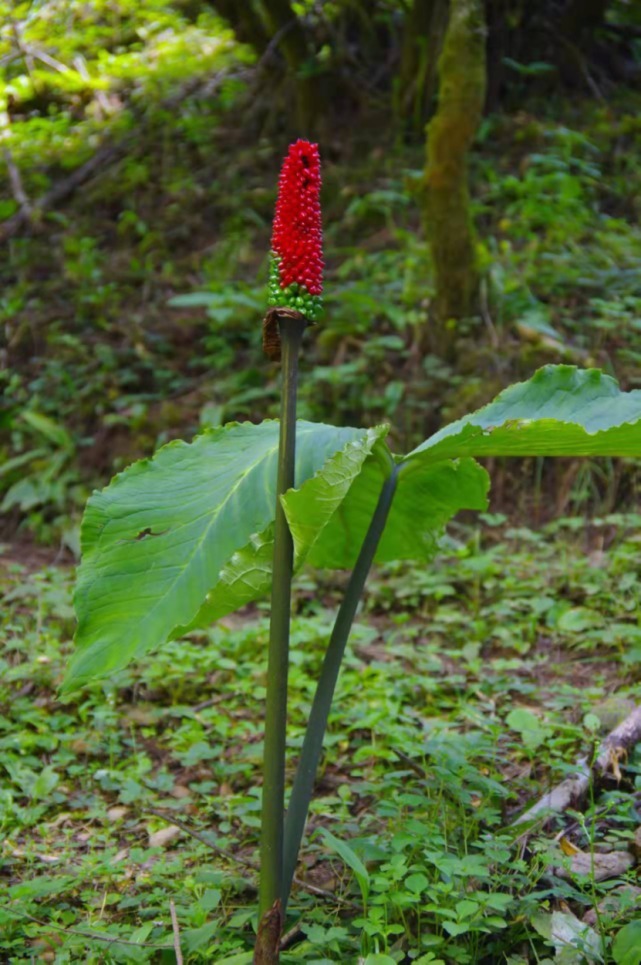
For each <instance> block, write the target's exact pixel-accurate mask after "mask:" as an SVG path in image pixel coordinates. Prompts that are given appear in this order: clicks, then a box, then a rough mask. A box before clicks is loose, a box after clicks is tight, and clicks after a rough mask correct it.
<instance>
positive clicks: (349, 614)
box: [283, 465, 400, 914]
mask: <svg viewBox="0 0 641 965" xmlns="http://www.w3.org/2000/svg"><path fill="white" fill-rule="evenodd" d="M399 469H400V466H398V465H395V466H393V468H392V469H391V472H390V474H389V476H388V477H387V479H386V480H385V483H384V484H383V488H382V489H381V493H380V496H379V499H378V503H377V506H376V509H375V510H374V514H373V516H372V519H371V521H370V524H369V528H368V530H367V533H366V534H365V538H364V540H363V545H362V546H361V549H360V552H359V554H358V559H357V560H356V564H355V566H354V569H353V570H352V574H351V576H350V578H349V582H348V584H347V588H346V590H345V596H344V597H343V600H342V603H341V605H340V608H339V610H338V614H337V616H336V622H335V623H334V627H333V630H332V634H331V636H330V639H329V644H328V646H327V651H326V653H325V658H324V660H323V666H322V669H321V674H320V677H319V680H318V685H317V687H316V693H315V695H314V701H313V704H312V709H311V711H310V715H309V720H308V722H307V730H306V731H305V739H304V741H303V747H302V750H301V756H300V760H299V763H298V768H297V770H296V777H295V778H294V786H293V788H292V793H291V797H290V800H289V807H288V809H287V815H286V818H285V828H284V839H285V840H284V855H283V914H284V913H285V911H286V909H287V901H288V899H289V892H290V890H291V886H292V880H293V877H294V872H295V870H296V863H297V861H298V852H299V849H300V845H301V841H302V839H303V834H304V831H305V822H306V820H307V812H308V810H309V805H310V802H311V799H312V793H313V790H314V780H315V777H316V771H317V770H318V764H319V761H320V757H321V754H322V750H323V740H324V737H325V731H326V729H327V721H328V718H329V712H330V709H331V706H332V699H333V697H334V690H335V689H336V682H337V680H338V675H339V672H340V668H341V663H342V661H343V656H344V654H345V647H346V645H347V640H348V638H349V634H350V631H351V629H352V623H353V622H354V617H355V615H356V610H357V608H358V604H359V602H360V599H361V596H362V593H363V589H364V587H365V581H366V580H367V576H368V574H369V571H370V569H371V566H372V563H373V561H374V556H375V554H376V550H377V547H378V544H379V542H380V539H381V536H382V535H383V530H384V529H385V524H386V522H387V517H388V515H389V511H390V509H391V506H392V501H393V499H394V493H395V492H396V485H397V482H398V473H399Z"/></svg>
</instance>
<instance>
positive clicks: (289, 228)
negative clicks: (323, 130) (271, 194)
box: [272, 140, 323, 295]
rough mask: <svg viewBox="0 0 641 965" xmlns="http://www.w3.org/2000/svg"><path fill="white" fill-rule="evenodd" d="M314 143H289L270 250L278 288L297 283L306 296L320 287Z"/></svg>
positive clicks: (317, 166) (317, 164)
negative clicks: (274, 260)
mask: <svg viewBox="0 0 641 965" xmlns="http://www.w3.org/2000/svg"><path fill="white" fill-rule="evenodd" d="M320 185H321V177H320V156H319V153H318V145H317V144H310V143H309V141H301V140H298V141H296V143H295V144H292V145H290V148H289V151H288V154H287V157H286V158H285V160H284V162H283V167H282V170H281V172H280V178H279V181H278V200H277V202H276V214H275V216H274V227H273V231H272V251H273V252H274V254H275V255H276V259H277V262H278V271H279V281H280V287H281V289H284V288H288V287H289V286H290V285H298V286H300V288H301V289H303V290H305V291H307V292H308V293H309V294H310V295H320V294H321V292H322V290H323V250H322V245H323V238H322V231H321V209H320Z"/></svg>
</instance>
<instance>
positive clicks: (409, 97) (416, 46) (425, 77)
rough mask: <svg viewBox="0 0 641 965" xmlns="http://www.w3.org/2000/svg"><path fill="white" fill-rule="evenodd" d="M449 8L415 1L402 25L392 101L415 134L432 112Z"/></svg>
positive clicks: (435, 1)
mask: <svg viewBox="0 0 641 965" xmlns="http://www.w3.org/2000/svg"><path fill="white" fill-rule="evenodd" d="M448 8H449V2H448V0H414V4H413V6H412V9H411V10H410V12H409V14H408V15H407V19H406V21H405V27H404V30H403V36H402V41H401V63H400V68H399V76H398V82H397V87H396V96H395V100H396V110H397V113H398V114H399V116H400V117H401V118H402V119H403V120H404V121H406V122H407V123H408V126H410V127H411V128H412V129H413V130H414V131H420V130H421V129H422V127H423V125H424V124H425V122H426V121H427V120H428V118H429V117H430V116H431V114H432V112H433V110H434V101H435V98H436V91H437V85H438V77H437V65H438V58H439V54H440V52H441V48H442V46H443V38H444V36H445V30H446V27H447V20H448Z"/></svg>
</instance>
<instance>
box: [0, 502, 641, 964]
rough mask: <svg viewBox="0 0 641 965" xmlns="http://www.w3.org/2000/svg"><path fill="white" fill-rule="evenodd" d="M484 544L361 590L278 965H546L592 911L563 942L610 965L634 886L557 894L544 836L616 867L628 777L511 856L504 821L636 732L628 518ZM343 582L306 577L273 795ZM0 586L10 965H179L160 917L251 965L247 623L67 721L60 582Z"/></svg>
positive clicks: (2, 810)
mask: <svg viewBox="0 0 641 965" xmlns="http://www.w3.org/2000/svg"><path fill="white" fill-rule="evenodd" d="M487 524H488V525H486V526H485V528H484V531H483V535H481V531H480V530H478V529H470V528H463V527H460V528H458V529H456V530H455V531H454V533H455V536H454V537H451V538H450V539H449V540H448V543H447V545H446V547H445V548H444V550H443V552H442V554H441V555H440V556H439V558H438V560H437V561H436V562H435V564H434V566H432V567H430V568H429V569H428V570H422V569H421V570H412V569H410V568H408V567H406V566H403V567H401V566H398V567H391V568H388V569H387V570H385V571H378V573H377V574H376V576H375V577H374V579H373V580H372V582H371V584H370V590H369V593H368V596H367V599H366V602H365V605H364V608H363V610H362V613H361V615H360V619H359V623H358V626H357V627H356V629H355V632H354V636H353V640H352V644H351V646H350V648H349V653H348V656H347V658H346V663H345V666H344V670H343V672H342V674H341V678H340V681H339V684H338V692H337V697H336V701H335V707H334V711H333V713H332V716H331V718H330V727H329V732H328V738H327V742H326V747H327V753H326V757H325V761H324V764H323V769H322V774H321V776H320V779H319V782H318V788H317V797H316V799H315V800H314V802H313V805H312V819H311V827H310V832H309V835H308V838H307V843H306V845H305V847H304V851H303V857H302V862H301V864H300V866H299V870H298V877H299V884H298V885H296V886H295V890H294V894H293V896H292V901H291V906H290V913H289V919H288V927H292V928H295V929H296V932H295V935H294V939H293V944H292V946H291V947H290V948H289V949H288V950H286V951H285V952H284V953H283V961H284V962H308V963H316V965H320V963H324V962H354V963H356V962H357V961H363V962H367V963H368V965H379V963H386V962H410V961H412V962H418V963H421V965H424V963H437V962H439V961H441V962H447V963H449V962H460V963H467V962H469V963H476V962H479V963H488V965H489V963H495V962H503V961H505V962H510V963H514V965H515V963H517V962H530V961H531V962H534V961H540V962H542V961H545V960H546V959H550V958H552V957H553V955H554V945H555V942H556V943H557V945H558V942H559V938H558V929H559V922H561V923H564V922H565V923H566V924H567V922H568V921H573V920H574V919H572V918H571V915H576V916H577V918H578V919H582V918H583V916H584V915H585V914H586V912H590V911H592V914H593V916H594V910H595V908H596V907H597V906H601V903H602V902H603V901H604V899H605V898H607V897H608V895H609V896H610V904H609V905H607V904H606V905H602V906H601V907H600V910H599V914H598V917H597V918H596V924H594V925H593V926H592V927H593V931H586V932H583V933H581V932H580V929H579V937H578V938H575V941H576V942H577V943H578V944H581V943H583V944H586V942H587V945H588V946H589V943H590V941H592V940H593V936H597V941H598V936H599V935H600V936H601V937H602V938H603V939H604V940H605V946H604V953H603V960H605V961H613V960H616V961H618V960H619V959H618V958H616V959H613V958H612V957H611V956H612V951H611V949H612V948H613V947H615V946H611V941H612V939H613V938H616V936H617V935H618V934H619V935H620V934H622V926H623V925H624V923H625V921H626V918H627V917H629V916H630V915H631V914H633V908H632V905H633V903H634V901H635V900H636V893H635V892H634V890H633V884H632V883H633V876H634V871H629V872H624V873H621V874H620V875H617V876H615V877H614V878H612V879H609V880H607V881H604V882H602V883H597V882H595V881H594V880H592V879H591V877H590V876H587V878H586V877H581V876H578V875H570V877H569V878H565V877H562V876H561V875H560V874H559V868H561V867H562V866H563V865H564V864H567V863H568V861H569V860H570V859H569V858H568V857H565V856H564V853H563V849H562V847H561V846H560V845H559V842H558V841H557V840H556V838H555V835H556V831H557V830H558V828H559V827H561V826H563V827H565V840H566V841H567V842H569V843H570V845H573V846H575V847H577V848H579V849H581V850H584V851H594V852H599V851H604V850H605V851H608V852H611V851H625V850H626V849H628V848H629V847H630V845H631V841H632V839H633V836H634V832H635V829H636V827H637V825H638V824H639V823H640V822H639V814H638V808H639V802H640V797H639V791H640V790H641V782H640V781H639V777H638V776H637V775H638V773H639V769H638V762H637V761H636V760H635V759H634V758H633V759H631V760H630V761H628V762H627V764H626V766H625V768H624V772H625V782H624V784H622V786H621V787H620V788H616V787H615V788H612V789H610V790H608V791H607V792H605V793H604V794H602V795H601V796H600V797H599V799H598V800H597V801H596V802H594V807H593V808H589V809H588V811H587V812H586V815H585V818H583V816H581V819H580V820H579V819H578V818H576V816H566V818H565V819H564V821H563V822H561V823H559V822H557V827H556V828H555V827H553V828H551V829H550V830H548V831H547V832H542V831H535V833H533V835H532V836H531V838H530V840H529V843H528V847H527V848H523V847H519V846H517V843H516V842H515V832H514V831H513V830H512V829H510V827H509V825H510V821H511V820H512V819H513V818H514V817H515V816H516V815H517V814H518V813H519V812H520V811H521V810H523V809H524V807H525V805H526V804H527V803H528V802H530V801H532V800H534V799H536V798H537V797H538V796H539V795H540V794H541V793H543V792H544V790H545V789H546V788H547V787H548V786H549V785H550V784H551V783H554V782H556V781H558V780H560V779H561V778H562V777H563V776H564V775H565V774H566V773H567V772H568V770H569V769H570V768H571V765H572V763H573V762H574V761H575V759H576V758H577V757H579V756H580V755H582V754H587V755H588V756H589V755H590V753H591V750H592V748H593V747H594V745H595V741H596V739H597V735H598V732H599V730H608V729H610V728H611V727H612V726H613V724H614V722H615V718H617V716H624V715H625V713H626V711H627V702H626V701H628V702H629V698H630V696H632V695H633V691H634V686H635V684H637V683H638V681H639V677H640V676H641V619H640V617H641V585H640V583H639V576H638V553H639V537H638V535H637V534H638V526H639V517H638V516H627V517H622V516H611V517H607V518H604V519H602V520H598V521H595V522H593V523H592V524H591V525H590V526H587V525H585V524H582V523H581V522H580V521H577V520H575V519H567V520H561V521H559V522H557V523H555V524H550V525H548V526H547V527H545V528H544V529H543V530H541V531H539V532H533V531H530V530H526V529H510V528H509V527H508V525H507V524H506V522H505V521H504V520H503V519H502V518H501V517H496V516H494V517H491V516H490V517H487ZM635 529H636V532H635ZM338 582H339V581H338V580H337V579H334V580H329V579H326V578H320V577H318V576H317V575H316V574H311V575H306V576H303V577H302V578H301V579H300V580H299V581H298V589H297V597H296V599H297V614H296V618H295V621H294V625H293V630H292V651H293V653H292V662H293V666H292V674H291V691H290V708H291V709H290V716H291V720H292V723H293V734H294V737H293V738H292V744H291V755H290V777H291V767H292V766H293V764H294V762H295V757H296V753H297V750H298V748H299V747H300V744H301V742H302V734H303V727H304V723H305V719H306V711H307V708H308V706H309V703H310V701H311V697H312V694H313V687H314V680H315V676H316V674H317V672H318V669H319V665H320V661H321V658H322V653H323V647H324V645H325V641H326V639H327V636H328V632H329V629H330V623H331V617H332V612H333V609H334V606H335V593H336V588H337V584H338ZM3 583H4V587H5V591H6V592H5V607H4V612H3V616H2V621H3V626H2V630H1V631H0V632H1V635H2V639H3V641H4V643H3V648H2V655H1V657H0V663H1V683H0V753H1V759H2V764H1V765H0V768H1V773H2V780H1V781H0V823H1V827H2V837H3V839H4V843H3V846H2V848H3V850H2V858H3V865H2V872H1V874H2V885H3V889H4V897H3V898H2V899H1V900H0V949H1V950H2V952H3V953H4V955H5V956H6V959H7V960H8V961H11V962H12V963H16V965H18V963H23V962H24V963H27V962H32V961H50V962H56V963H63V962H73V961H78V960H82V961H86V962H88V963H94V962H95V963H98V962H101V963H102V962H116V963H119V962H147V961H149V962H172V961H174V960H175V959H174V952H173V950H172V949H173V941H174V938H173V933H172V927H171V921H170V911H169V908H170V901H173V902H174V904H175V908H176V913H177V918H178V922H179V929H180V939H181V944H182V950H183V954H184V957H185V961H186V962H193V963H197V962H211V961H216V962H217V963H223V962H225V963H227V965H232V963H234V965H241V963H245V962H249V961H251V952H250V949H251V944H252V937H253V928H254V926H255V922H256V911H255V909H256V893H255V888H256V883H257V876H256V874H255V871H254V869H253V867H252V866H251V865H252V863H253V862H254V860H255V856H256V847H257V839H258V829H259V815H260V788H259V785H258V775H259V767H260V761H261V752H262V747H261V740H262V727H263V720H262V713H263V701H264V681H265V655H266V641H267V632H268V625H267V619H266V614H265V611H264V609H263V608H262V607H259V608H256V609H252V610H250V611H245V612H243V613H242V614H240V615H236V616H234V617H230V618H227V619H226V620H224V621H221V622H220V623H219V624H217V625H216V626H214V627H213V628H212V629H211V630H210V631H208V632H207V633H200V634H193V635H191V636H190V637H188V638H186V639H184V640H181V641H176V642H173V643H171V644H169V645H167V646H166V647H164V648H163V649H162V650H161V651H159V652H158V653H157V654H155V655H153V657H151V658H150V659H149V660H148V662H147V663H146V664H145V665H141V666H138V667H135V668H134V669H131V670H127V671H124V672H122V673H120V674H118V675H117V676H116V677H114V679H113V680H111V681H110V682H109V684H106V685H104V686H103V687H98V688H94V689H92V690H88V691H86V692H83V693H82V694H81V695H80V696H77V697H76V698H75V699H73V700H71V701H68V702H66V703H61V702H60V701H59V700H58V699H57V696H56V691H57V686H58V684H59V682H60V679H61V676H62V672H63V668H64V662H65V659H66V657H67V656H68V654H69V653H70V650H71V646H72V644H71V636H72V632H73V617H72V609H71V584H72V574H71V572H70V571H69V570H68V569H66V568H65V567H62V566H59V565H54V564H51V565H47V566H44V567H40V568H33V567H31V566H30V565H28V563H27V562H25V561H23V562H22V563H18V562H12V560H11V554H10V551H9V550H8V549H7V552H6V555H5V556H4V557H3ZM154 811H159V812H161V813H162V814H165V815H167V820H165V819H164V818H162V817H159V816H158V814H156V813H153V812H154ZM172 819H174V820H175V821H177V822H178V823H177V824H172ZM184 828H189V829H193V830H194V831H198V832H202V835H203V836H204V839H205V840H204V841H203V840H199V839H197V838H195V837H194V836H192V835H191V834H189V833H187V832H186V831H185V830H184ZM212 845H213V846H214V847H215V849H217V850H214V847H212ZM301 881H302V884H301V883H300V882H301ZM617 888H620V889H622V890H621V891H619V892H617V891H616V889H617ZM314 889H315V890H314ZM319 889H320V891H319ZM613 894H614V895H615V896H616V900H615V901H614V903H613V900H612V896H613ZM553 913H554V914H555V915H556V916H557V917H556V918H553ZM558 916H561V917H560V918H559V917H558ZM564 916H565V917H564ZM566 919H567V921H566ZM551 923H552V924H551ZM552 925H553V927H552ZM555 929H556V931H555ZM555 936H556V937H555ZM565 951H566V952H567V948H566V950H565ZM588 951H589V948H588ZM574 955H575V958H574V959H572V961H577V962H578V961H579V960H580V953H579V952H577V951H576V949H574ZM577 956H579V957H577ZM588 960H599V959H597V958H593V959H590V957H589V954H588Z"/></svg>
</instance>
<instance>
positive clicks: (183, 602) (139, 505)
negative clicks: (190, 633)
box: [63, 422, 366, 690]
mask: <svg viewBox="0 0 641 965" xmlns="http://www.w3.org/2000/svg"><path fill="white" fill-rule="evenodd" d="M278 431H279V429H278V423H277V422H265V423H261V424H260V425H258V426H255V425H252V424H251V423H240V424H237V423H232V424H230V425H228V426H225V427H222V428H217V429H211V430H207V431H206V432H204V433H202V435H200V436H198V437H196V439H195V440H194V441H193V442H192V443H189V444H187V443H170V444H169V445H168V446H164V447H163V448H162V449H160V450H159V451H158V453H156V455H155V456H154V457H153V458H152V459H148V460H142V461H141V462H139V463H135V464H134V465H133V466H131V467H129V469H128V470H125V472H124V473H122V474H121V475H119V476H117V477H116V478H115V479H114V480H113V481H112V483H111V484H110V485H109V486H108V487H107V488H106V489H104V490H102V492H99V493H95V494H94V495H93V496H92V498H91V499H90V501H89V503H88V506H87V511H86V513H85V518H84V520H83V526H82V532H81V539H82V544H83V560H82V563H81V566H80V569H79V575H78V583H77V590H76V596H75V604H76V610H77V613H78V621H79V622H78V633H77V644H78V646H77V650H76V653H75V654H74V657H73V658H72V662H71V665H70V667H69V670H68V673H67V677H66V680H65V682H64V685H63V686H64V689H66V690H69V689H71V687H75V686H79V685H80V684H82V683H84V682H86V681H87V680H89V679H92V678H95V677H97V676H104V675H105V674H106V673H110V672H113V671H115V670H118V669H121V668H122V667H123V666H125V665H126V663H128V662H129V660H130V659H132V658H133V657H136V656H140V655H141V654H142V653H144V652H146V651H147V650H149V649H151V648H152V647H153V646H156V645H157V644H159V643H162V642H164V641H165V640H166V639H168V637H169V636H170V635H171V634H172V633H173V631H175V630H176V628H177V627H182V626H188V625H189V624H190V622H191V621H192V620H193V618H194V617H195V616H196V614H197V613H198V611H199V609H200V607H201V606H202V603H203V601H204V600H205V597H206V595H207V593H208V592H209V591H210V590H211V588H212V586H214V585H215V584H216V581H217V579H218V577H219V574H220V572H221V570H222V569H223V568H224V566H225V565H226V564H228V563H229V561H230V560H231V559H232V557H233V555H234V553H236V552H237V551H238V550H240V549H242V547H243V546H245V545H247V543H248V542H249V540H250V538H251V536H252V534H254V533H261V532H263V531H264V530H265V529H266V528H267V527H268V526H269V524H270V522H271V521H272V520H273V517H274V512H275V505H276V463H277V454H278ZM365 433H366V430H363V429H350V428H347V429H337V428H335V427H333V426H324V425H317V424H314V423H305V422H301V423H299V424H298V427H297V460H296V478H297V482H299V483H300V482H301V481H305V480H306V479H307V478H309V477H311V476H313V474H314V473H315V472H317V471H318V470H319V469H320V468H321V466H322V465H323V463H324V462H325V461H326V459H328V458H329V457H331V456H332V455H333V454H334V452H335V451H336V450H337V449H339V448H341V447H342V446H343V445H345V444H346V443H347V442H350V441H352V440H354V439H357V438H359V437H363V436H364V435H365Z"/></svg>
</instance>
